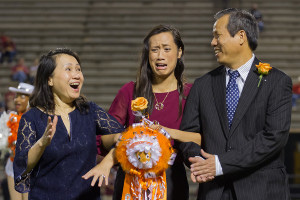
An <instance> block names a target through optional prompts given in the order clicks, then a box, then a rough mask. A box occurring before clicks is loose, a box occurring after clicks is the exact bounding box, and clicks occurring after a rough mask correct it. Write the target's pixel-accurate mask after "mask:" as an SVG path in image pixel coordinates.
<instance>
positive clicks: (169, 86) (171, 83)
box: [152, 76, 177, 93]
mask: <svg viewBox="0 0 300 200" xmlns="http://www.w3.org/2000/svg"><path fill="white" fill-rule="evenodd" d="M176 89H177V80H176V78H175V76H170V77H168V78H159V77H156V78H155V80H154V82H153V83H152V90H153V92H154V93H165V92H170V91H174V90H176Z"/></svg>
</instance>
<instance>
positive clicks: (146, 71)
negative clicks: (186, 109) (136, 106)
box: [134, 25, 185, 117]
mask: <svg viewBox="0 0 300 200" xmlns="http://www.w3.org/2000/svg"><path fill="white" fill-rule="evenodd" d="M164 32H169V33H171V34H172V36H173V39H174V42H175V44H176V46H177V49H181V50H182V55H181V57H180V58H178V59H177V63H176V67H175V71H174V74H175V77H176V79H177V90H178V92H179V112H178V116H179V117H180V116H181V115H182V98H183V97H184V94H183V92H184V83H185V80H184V75H183V71H184V63H183V55H184V44H183V42H182V39H181V36H180V33H179V31H178V30H177V29H176V28H174V27H172V26H169V25H159V26H156V27H154V28H153V29H152V30H151V31H150V32H149V33H148V35H147V36H146V37H145V39H144V43H143V50H142V56H141V63H140V67H139V71H138V75H137V80H136V83H135V94H134V98H136V97H145V98H146V99H147V100H148V108H147V110H146V111H147V112H148V113H149V114H151V113H152V110H153V102H154V94H153V91H152V81H153V80H154V74H153V71H152V69H151V66H150V63H149V40H150V38H151V37H152V36H153V35H157V34H159V33H164Z"/></svg>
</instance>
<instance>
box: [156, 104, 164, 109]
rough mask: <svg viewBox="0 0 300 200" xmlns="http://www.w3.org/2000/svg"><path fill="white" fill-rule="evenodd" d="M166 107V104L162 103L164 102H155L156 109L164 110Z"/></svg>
mask: <svg viewBox="0 0 300 200" xmlns="http://www.w3.org/2000/svg"><path fill="white" fill-rule="evenodd" d="M163 108H164V104H162V103H156V104H155V109H156V110H162V109H163Z"/></svg>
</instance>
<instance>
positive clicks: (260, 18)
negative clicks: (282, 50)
mask: <svg viewBox="0 0 300 200" xmlns="http://www.w3.org/2000/svg"><path fill="white" fill-rule="evenodd" d="M250 13H251V14H252V15H253V16H254V17H255V19H256V21H257V24H258V29H259V32H262V31H263V30H264V28H265V25H264V21H263V16H262V13H261V12H260V11H259V10H258V5H257V4H256V3H254V4H252V8H251V10H250Z"/></svg>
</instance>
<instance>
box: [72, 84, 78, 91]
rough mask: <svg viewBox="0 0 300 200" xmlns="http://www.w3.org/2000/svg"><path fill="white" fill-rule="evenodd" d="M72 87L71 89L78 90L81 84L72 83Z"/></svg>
mask: <svg viewBox="0 0 300 200" xmlns="http://www.w3.org/2000/svg"><path fill="white" fill-rule="evenodd" d="M70 86H71V88H73V89H75V90H76V89H78V88H79V83H71V84H70Z"/></svg>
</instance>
